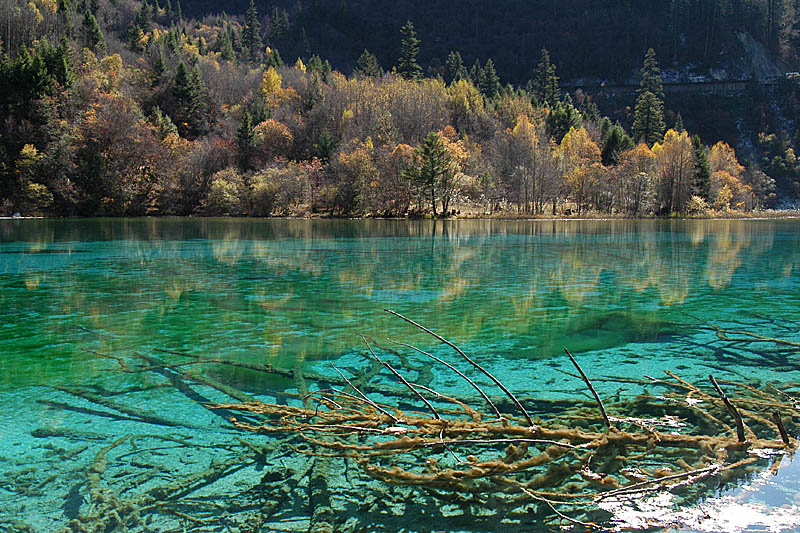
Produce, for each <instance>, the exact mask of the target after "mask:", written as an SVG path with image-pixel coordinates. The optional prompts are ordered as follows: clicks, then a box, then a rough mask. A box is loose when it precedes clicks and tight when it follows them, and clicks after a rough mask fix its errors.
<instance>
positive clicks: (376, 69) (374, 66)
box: [353, 48, 383, 78]
mask: <svg viewBox="0 0 800 533" xmlns="http://www.w3.org/2000/svg"><path fill="white" fill-rule="evenodd" d="M353 72H355V73H356V74H358V75H361V76H367V77H370V78H380V77H381V76H383V67H381V64H380V63H379V62H378V58H377V57H375V54H373V53H372V52H370V51H369V50H367V49H366V48H365V49H364V51H363V52H361V56H359V58H358V61H357V62H356V68H355V69H353Z"/></svg>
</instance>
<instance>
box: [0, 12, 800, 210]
mask: <svg viewBox="0 0 800 533" xmlns="http://www.w3.org/2000/svg"><path fill="white" fill-rule="evenodd" d="M773 3H774V4H776V5H777V4H780V5H781V6H783V8H785V9H784V10H783V11H780V12H777V11H776V12H774V13H772V12H770V13H767V16H768V17H767V18H768V19H769V20H767V22H766V23H765V24H766V27H765V28H762V29H760V30H759V29H758V28H755V29H754V30H753V31H754V32H755V31H756V30H758V31H762V33H763V36H762V37H763V39H764V40H765V42H766V45H767V46H768V47H771V48H770V49H773V50H774V53H775V54H778V55H781V57H784V59H785V60H787V61H791V60H792V57H791V56H792V50H793V46H794V45H793V41H792V37H791V35H792V32H791V31H790V30H791V29H792V28H793V22H792V21H793V20H794V11H790V10H789V9H788V7H787V6H784V3H781V2H778V1H775V2H770V3H769V4H770V6H772V4H773ZM688 4H691V2H687V5H688ZM298 6H300V4H298ZM318 7H319V6H318ZM783 8H782V9H783ZM319 9H322V7H319ZM687 9H688V8H687ZM771 9H772V8H770V10H771ZM301 11H302V10H301ZM307 11H308V10H307ZM312 14H313V11H312V12H311V13H308V12H306V13H305V14H304V15H303V16H306V17H310V16H312ZM295 16H296V12H293V14H292V17H295ZM292 17H290V15H289V12H288V11H287V10H285V9H278V8H277V7H276V8H275V9H273V10H272V11H271V12H269V13H267V14H264V13H259V9H258V7H257V6H256V5H255V4H254V3H253V2H252V1H251V2H250V5H249V7H247V10H246V11H245V12H244V13H242V14H240V15H225V14H215V15H205V16H203V17H202V18H198V19H195V18H190V17H189V16H188V15H187V14H185V13H184V12H183V8H182V6H181V4H180V2H179V0H173V1H171V0H145V1H139V0H89V1H83V0H81V1H77V2H76V1H75V0H30V1H27V0H7V1H6V2H3V4H2V5H1V6H0V40H1V42H2V62H0V119H2V123H1V124H0V215H3V214H6V215H10V214H13V213H20V214H24V215H59V216H138V215H205V216H218V215H231V216H244V215H252V216H272V215H289V216H310V215H312V214H320V215H333V216H396V217H404V216H427V215H431V216H450V215H453V214H458V213H459V212H460V211H461V210H462V209H464V210H465V212H466V211H467V210H469V212H470V213H473V214H478V215H491V214H494V213H498V212H499V213H505V214H513V215H520V216H536V215H563V214H566V215H571V214H574V215H583V214H586V213H590V212H591V213H603V214H606V213H607V214H619V215H626V216H651V215H670V214H676V213H681V214H699V215H702V214H709V213H726V212H731V211H742V212H744V211H752V210H755V209H763V208H766V207H770V206H772V205H774V204H775V203H776V202H777V201H778V200H781V199H786V198H788V199H796V198H797V197H798V194H800V161H797V159H796V157H795V148H794V147H795V143H796V139H795V137H794V135H793V124H794V121H793V119H792V117H793V116H795V113H794V112H793V110H794V109H796V108H797V107H798V106H797V105H795V102H797V101H800V99H798V98H797V94H800V89H797V88H796V86H795V83H796V82H793V81H791V80H782V81H781V83H780V84H779V87H778V88H777V89H775V91H776V94H777V95H778V97H779V98H780V102H781V103H780V105H778V106H776V105H772V104H771V102H770V98H773V97H775V96H774V95H773V96H769V97H768V96H766V95H764V94H763V93H762V92H761V91H762V90H761V89H760V88H759V87H757V86H755V85H754V87H753V88H752V90H750V91H748V94H747V95H746V96H744V97H743V98H744V99H745V101H744V107H746V108H747V109H748V110H749V115H748V117H749V119H748V121H746V125H747V127H748V128H750V129H751V130H752V131H753V132H754V135H753V139H755V141H754V142H753V143H751V145H750V146H749V148H750V149H749V150H747V154H748V155H747V158H742V159H741V160H740V158H739V157H737V152H736V150H735V149H734V147H733V146H734V145H735V143H736V139H726V140H719V139H713V138H711V139H709V138H706V137H707V135H704V137H702V138H701V137H700V136H699V135H694V134H693V132H691V131H687V128H686V127H685V126H684V119H683V117H682V116H681V114H680V113H676V112H674V111H671V110H670V109H669V108H668V107H667V105H668V102H666V98H665V93H664V87H663V83H662V73H661V66H660V59H661V55H663V54H667V56H669V54H670V53H671V52H670V51H669V50H666V51H662V50H659V52H656V50H655V49H654V48H650V47H647V48H641V49H640V50H638V52H637V56H638V60H637V62H638V64H637V68H636V72H637V76H636V79H637V81H638V90H637V91H636V94H635V95H634V96H632V98H631V101H630V102H628V104H627V108H626V111H625V112H622V113H619V114H618V115H617V116H613V117H608V116H603V114H602V113H601V112H600V110H599V108H598V106H597V105H596V103H595V102H594V101H593V99H592V97H590V96H589V95H587V94H585V93H583V92H581V91H575V92H569V91H565V90H562V87H561V77H560V74H559V67H558V65H557V64H556V62H555V61H554V60H553V59H552V56H551V55H550V53H549V51H548V49H547V48H542V49H540V50H537V52H536V54H535V56H534V57H526V58H524V60H523V61H518V63H520V62H522V63H525V64H526V65H528V68H529V73H530V76H529V77H528V79H526V80H524V81H523V80H520V81H517V82H516V83H515V84H511V83H507V82H505V81H504V80H503V79H502V78H501V76H500V75H499V74H498V70H497V68H496V66H495V64H494V62H493V61H492V59H491V58H487V59H485V60H477V59H476V60H475V62H474V63H472V64H471V66H470V65H469V61H466V60H465V56H462V54H461V52H460V51H458V50H456V49H453V50H450V51H448V53H447V55H446V57H443V58H442V60H441V61H439V62H436V61H431V60H428V61H423V60H422V58H423V57H429V56H426V55H425V54H423V53H422V50H424V49H425V48H426V46H427V45H428V44H427V43H426V42H425V41H424V40H422V39H421V38H420V37H419V35H418V33H417V30H416V28H415V25H414V22H413V21H412V20H410V19H407V20H402V21H399V22H396V23H395V24H394V27H393V39H394V42H395V43H396V56H395V58H394V60H393V61H391V62H387V61H386V59H385V54H384V56H383V58H382V59H379V57H378V56H377V55H376V54H374V53H372V52H370V51H369V49H366V48H365V49H363V50H361V51H360V53H358V56H357V57H354V58H353V59H352V60H351V62H350V63H349V64H351V65H352V66H351V67H350V68H348V69H345V68H344V67H340V68H341V69H342V70H339V69H337V68H334V66H333V65H332V63H331V60H330V59H329V58H328V56H327V54H325V53H324V50H319V51H316V53H312V50H311V49H310V46H311V45H310V44H309V45H308V46H304V48H306V50H305V51H301V52H300V53H299V54H298V55H291V56H288V55H285V56H284V54H286V52H285V51H284V53H283V54H282V53H281V52H282V51H281V48H280V45H281V43H282V42H289V40H290V39H289V35H292V36H295V37H297V35H300V36H301V37H302V35H303V34H306V37H305V39H306V41H307V43H310V42H311V41H314V37H313V31H312V29H310V28H307V27H306V26H302V27H299V26H298V25H297V24H296V23H294V22H293V18H292ZM769 17H773V18H771V19H770V18H769ZM720 20H723V19H720ZM759 20H760V19H759ZM787 21H788V22H787ZM301 30H302V31H301ZM295 37H292V39H294V40H292V42H295V41H297V39H296V38H295ZM300 41H302V39H300ZM440 45H441V43H439V46H440ZM293 46H294V47H295V48H296V46H295V45H290V44H287V45H286V47H285V49H288V50H292V49H293ZM660 54H661V55H660ZM673 55H674V54H673ZM335 64H336V65H337V67H339V66H340V65H344V64H345V63H342V62H341V61H339V62H336V63H335ZM570 68H572V67H570ZM740 103H741V102H740ZM776 109H777V110H778V111H776ZM691 120H692V118H691V117H687V121H686V122H687V124H691ZM787 125H788V126H790V127H787Z"/></svg>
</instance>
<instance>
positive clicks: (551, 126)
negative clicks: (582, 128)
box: [545, 95, 581, 142]
mask: <svg viewBox="0 0 800 533" xmlns="http://www.w3.org/2000/svg"><path fill="white" fill-rule="evenodd" d="M545 122H546V124H547V129H548V131H549V132H550V135H551V136H552V137H553V139H555V141H556V142H561V139H563V138H564V135H566V134H567V132H568V131H569V130H570V129H571V128H577V127H578V126H579V125H580V123H581V114H580V113H579V112H578V110H577V109H575V106H574V105H573V104H572V98H570V96H569V95H567V96H566V97H564V99H563V100H556V101H555V105H554V106H553V107H552V108H551V109H550V113H549V114H548V115H547V119H546V120H545Z"/></svg>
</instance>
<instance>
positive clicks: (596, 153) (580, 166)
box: [556, 127, 603, 213]
mask: <svg viewBox="0 0 800 533" xmlns="http://www.w3.org/2000/svg"><path fill="white" fill-rule="evenodd" d="M556 157H557V159H558V162H559V165H560V167H561V169H562V172H563V179H564V186H565V187H566V189H567V191H568V193H569V194H570V196H571V197H572V199H573V201H574V202H575V205H576V207H577V210H578V213H582V212H584V211H585V210H586V209H587V208H588V204H589V200H590V199H591V198H592V196H593V195H594V194H595V193H596V192H597V186H598V185H599V183H600V175H601V173H602V171H603V165H602V163H601V160H602V157H601V152H600V147H599V146H598V145H597V143H596V142H594V141H593V140H592V138H591V137H590V136H589V132H587V131H586V128H583V127H581V128H579V129H575V128H574V127H572V128H570V129H569V131H568V132H567V134H566V135H564V138H563V139H562V140H561V144H560V145H559V146H558V149H557V150H556Z"/></svg>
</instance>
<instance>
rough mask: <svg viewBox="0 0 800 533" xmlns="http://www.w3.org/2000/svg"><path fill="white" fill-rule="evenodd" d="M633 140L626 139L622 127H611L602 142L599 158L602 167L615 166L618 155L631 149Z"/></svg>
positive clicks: (617, 125) (617, 161) (626, 136)
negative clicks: (600, 158) (601, 161)
mask: <svg viewBox="0 0 800 533" xmlns="http://www.w3.org/2000/svg"><path fill="white" fill-rule="evenodd" d="M633 146H634V145H633V139H631V138H630V137H628V135H627V134H626V133H625V130H624V129H622V126H620V125H619V124H616V125H614V126H611V128H609V130H608V134H607V135H606V136H605V139H604V141H603V150H602V152H601V157H602V160H603V164H604V165H616V164H617V163H619V155H620V154H621V153H622V152H624V151H626V150H630V149H631V148H633Z"/></svg>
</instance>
